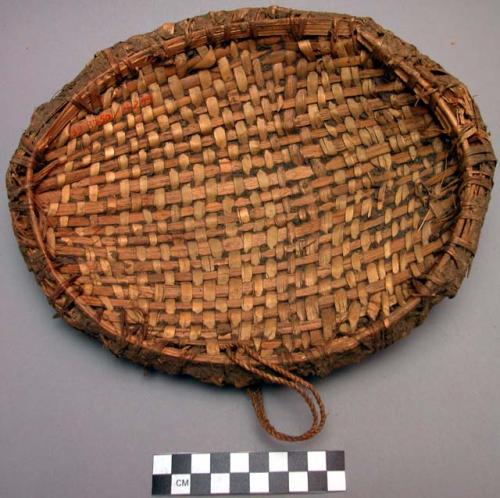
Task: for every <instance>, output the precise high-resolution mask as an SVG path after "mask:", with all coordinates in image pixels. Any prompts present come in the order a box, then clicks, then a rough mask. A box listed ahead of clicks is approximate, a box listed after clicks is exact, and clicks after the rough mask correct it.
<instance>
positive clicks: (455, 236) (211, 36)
mask: <svg viewBox="0 0 500 498" xmlns="http://www.w3.org/2000/svg"><path fill="white" fill-rule="evenodd" d="M339 23H346V24H347V25H348V26H349V27H350V29H351V31H352V36H354V37H355V39H356V41H357V42H358V43H359V44H360V45H361V46H362V47H363V48H364V49H365V50H367V51H368V52H370V53H371V54H372V55H373V56H374V57H375V58H376V59H378V60H379V61H380V62H382V63H383V64H384V65H386V66H387V67H389V68H391V70H393V71H394V72H395V73H396V74H397V75H398V76H399V77H400V78H401V80H402V81H403V82H404V83H405V84H406V85H407V86H408V88H410V89H411V90H412V91H413V92H414V93H415V94H416V95H417V98H418V99H420V100H421V101H422V102H423V103H425V104H426V105H427V106H428V107H429V108H430V110H431V113H432V114H433V115H434V117H435V118H436V119H437V121H438V122H439V123H440V124H441V126H442V127H443V129H444V130H445V131H446V133H447V135H448V136H449V137H450V138H451V139H452V141H453V142H454V144H455V145H456V147H457V152H458V157H459V162H460V165H461V167H462V169H463V172H462V186H461V190H460V203H461V205H460V212H459V214H458V217H457V219H456V221H455V224H454V227H453V233H452V236H451V239H450V241H449V242H448V243H447V245H446V246H445V247H444V249H443V253H442V255H441V256H440V257H439V260H438V261H437V262H436V263H435V265H434V266H433V267H432V268H431V269H430V271H429V273H428V274H427V275H426V276H425V279H424V280H425V281H423V282H422V285H421V286H420V287H419V294H418V295H415V296H414V297H412V298H410V299H409V300H408V302H407V304H406V305H405V306H404V307H401V306H400V305H398V306H397V307H396V308H395V310H394V311H393V312H392V313H391V314H390V315H389V316H387V317H385V318H379V319H377V320H375V321H373V322H371V323H370V325H369V326H367V327H364V328H361V329H359V330H358V331H357V332H356V334H353V335H352V336H349V337H342V338H338V337H336V338H332V339H330V340H329V341H328V342H327V343H326V344H325V346H324V347H323V350H322V354H321V355H318V353H316V352H315V351H314V349H311V350H307V351H300V352H294V353H288V354H286V356H283V358H280V359H279V361H280V364H283V365H288V366H293V365H296V364H301V363H304V362H307V361H311V360H314V361H317V360H318V359H321V358H323V357H328V356H329V355H331V354H332V353H335V352H346V351H350V350H351V349H355V348H356V347H358V345H359V344H360V343H361V344H363V343H365V342H366V343H369V342H370V341H371V340H373V338H374V337H376V336H378V335H379V334H381V333H383V331H384V330H385V329H388V328H390V327H391V326H394V325H395V324H397V323H398V322H399V321H401V320H403V319H404V318H405V317H406V316H407V315H408V314H409V313H410V312H412V311H413V310H415V309H417V308H418V307H419V306H422V305H426V304H429V303H431V304H433V303H434V302H436V301H437V300H439V299H440V298H441V297H443V296H444V295H449V294H450V292H449V289H448V287H449V285H450V284H451V283H456V284H458V285H459V284H460V282H461V280H462V278H463V277H464V276H465V275H466V274H467V272H468V269H469V266H470V263H471V261H472V258H473V255H474V253H475V250H476V247H477V242H478V238H479V231H480V228H481V225H482V223H483V220H484V216H485V213H486V209H487V205H488V200H489V192H490V190H491V188H492V185H493V182H492V176H493V170H494V165H495V157H494V153H493V150H492V147H491V143H490V140H489V137H488V134H487V132H486V127H485V125H484V123H483V121H482V119H481V116H480V113H479V110H478V108H477V107H476V105H475V103H474V101H473V99H472V97H471V96H470V94H469V92H468V90H467V89H466V87H465V86H464V85H463V84H462V83H460V82H459V81H458V80H456V79H455V78H454V77H452V76H451V75H449V74H448V73H447V72H446V71H444V70H443V68H442V67H441V66H439V65H438V64H437V63H436V62H434V61H432V60H431V59H429V58H428V57H426V56H422V54H419V52H418V51H417V50H416V48H415V47H414V46H412V45H410V44H408V43H406V42H404V41H402V40H401V39H399V38H398V37H397V36H395V35H394V34H392V33H391V32H390V31H387V30H385V29H383V28H381V27H380V26H379V25H377V24H376V23H375V22H374V21H373V20H371V19H370V18H360V17H354V16H348V15H344V14H335V13H327V12H321V13H316V12H315V13H311V12H306V11H299V10H292V9H284V8H280V7H270V8H255V9H238V10H234V11H220V12H214V13H210V14H208V16H200V17H195V18H192V19H188V20H185V21H180V22H177V23H166V24H163V25H162V26H160V28H158V29H157V30H156V31H153V32H152V33H149V34H145V35H137V36H135V37H132V38H131V39H129V40H128V42H129V41H133V42H134V43H135V42H138V40H139V38H142V37H144V39H141V41H140V43H139V48H138V49H137V50H134V51H132V52H129V51H128V50H124V48H127V49H128V47H125V44H126V43H127V42H124V43H119V44H117V45H115V46H114V47H112V48H111V49H106V50H104V51H102V52H100V53H99V54H98V56H99V57H98V58H96V59H94V61H93V62H91V63H90V65H89V66H87V68H86V69H85V70H84V71H83V72H82V73H81V74H80V75H78V76H77V77H76V78H75V79H74V80H73V81H72V82H71V83H70V84H69V85H67V86H66V87H65V88H64V89H63V91H62V95H61V99H62V100H61V101H60V102H59V103H58V105H57V108H56V109H55V111H54V112H53V114H52V115H51V116H50V117H49V118H48V119H45V120H44V121H43V122H42V123H41V126H40V127H39V128H38V129H36V127H37V125H36V124H35V122H34V121H32V123H31V126H30V128H28V130H27V131H26V132H25V135H24V138H23V139H22V141H21V142H22V143H21V145H20V148H19V149H18V151H17V152H16V154H14V157H13V159H12V162H11V169H12V168H14V167H15V165H16V164H18V159H19V156H20V155H22V157H23V158H24V157H26V156H27V157H28V158H29V161H28V167H27V171H26V177H25V183H24V188H25V191H26V195H27V200H28V214H29V220H30V227H31V230H32V234H33V239H34V241H35V242H36V244H37V246H38V249H39V250H40V251H41V254H42V255H43V256H44V258H45V259H46V262H45V264H46V265H47V267H48V270H49V272H48V273H49V275H50V277H51V278H52V281H53V282H54V283H55V285H56V287H57V288H62V292H64V293H66V294H67V295H68V296H69V298H70V299H71V300H72V301H74V303H75V305H76V306H77V307H78V309H79V310H80V311H81V313H83V315H84V316H85V317H86V318H87V319H89V320H91V321H92V322H95V324H96V326H97V328H99V329H100V330H101V333H100V334H99V336H100V338H101V340H102V341H103V342H105V341H106V338H115V337H117V336H118V335H120V332H119V330H118V329H117V328H116V327H115V326H113V325H112V324H108V323H106V322H104V321H101V320H99V319H98V317H97V316H96V314H95V312H94V311H93V310H92V309H91V308H90V307H89V306H87V305H84V304H82V303H81V302H80V301H79V300H78V295H77V294H76V293H75V291H74V290H73V289H72V288H71V285H67V282H65V281H64V280H63V279H62V277H61V275H59V274H58V273H57V271H56V270H55V268H54V267H53V265H52V263H51V261H50V258H48V256H47V249H46V247H45V242H44V240H43V238H42V237H41V234H40V227H39V225H38V221H37V214H36V206H35V203H34V193H33V170H34V168H35V166H36V163H37V159H38V157H40V154H42V153H43V151H44V150H45V149H46V148H47V147H48V145H49V144H50V143H51V141H52V140H53V139H54V138H55V137H56V136H57V135H58V134H59V133H60V131H61V130H62V129H63V128H64V127H65V126H66V124H67V123H68V122H69V120H71V119H72V117H74V116H75V115H76V113H77V112H78V111H79V110H81V108H82V107H83V108H88V107H89V105H90V106H91V102H92V96H93V94H94V93H95V92H96V91H99V92H101V91H102V90H103V89H105V88H107V86H106V85H112V84H113V82H114V79H115V77H116V76H117V74H118V73H121V72H123V71H126V68H129V67H133V68H135V69H140V67H142V65H144V64H146V63H148V62H149V61H150V60H151V57H155V58H157V57H160V58H170V57H172V56H174V55H175V54H177V53H181V52H184V51H186V50H187V49H192V48H196V47H197V46H201V45H204V44H211V43H213V44H215V43H218V42H219V41H231V40H234V39H243V38H255V37H259V36H268V35H267V33H268V31H267V28H269V27H273V29H274V31H273V33H274V32H276V30H277V29H278V31H279V30H282V31H283V34H287V35H292V36H293V37H295V38H296V39H297V40H301V39H304V38H305V37H309V36H311V37H314V36H325V35H328V36H335V33H336V29H337V27H338V25H339ZM141 44H142V45H144V46H141ZM103 61H106V62H107V63H105V64H103ZM94 73H95V74H94ZM434 76H435V78H434ZM443 79H444V80H445V81H447V82H448V84H447V85H442V84H441V81H442V80H443ZM89 103H90V104H89ZM37 112H38V111H35V114H36V113H37ZM34 117H35V115H34ZM478 165H484V166H485V168H484V170H483V171H481V173H480V174H478V173H477V167H478ZM488 171H489V172H490V173H488ZM8 174H9V173H8ZM8 190H9V197H10V198H11V199H12V196H13V193H12V190H11V189H8ZM471 204H472V205H474V209H472V208H471V207H470V205H471ZM472 211H474V212H472ZM16 235H18V241H19V244H20V245H22V243H23V240H21V238H20V237H19V234H18V233H17V232H16ZM28 264H29V265H30V262H28ZM458 285H457V288H458ZM125 340H126V341H129V342H130V344H131V345H132V346H134V345H135V346H140V348H141V349H143V350H149V351H151V353H155V354H158V353H159V351H158V348H157V347H154V346H153V347H151V346H150V345H149V344H148V343H147V342H142V341H141V342H137V339H136V338H135V337H134V336H131V337H127V338H126V339H125ZM187 345H189V344H187ZM161 356H168V357H176V358H180V357H184V353H183V352H182V351H181V350H180V349H179V348H178V347H169V346H163V347H162V348H161ZM274 358H276V356H275V357H274ZM189 360H190V361H192V362H193V363H200V364H212V365H213V364H220V365H226V364H229V363H231V360H230V359H229V358H228V357H227V356H226V355H225V354H224V353H223V351H221V352H220V353H219V354H217V355H208V353H207V352H206V351H205V352H203V353H201V354H197V355H196V356H193V357H192V358H189Z"/></svg>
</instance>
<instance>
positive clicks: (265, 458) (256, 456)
mask: <svg viewBox="0 0 500 498" xmlns="http://www.w3.org/2000/svg"><path fill="white" fill-rule="evenodd" d="M248 467H249V469H250V472H269V453H267V452H265V451H259V452H255V453H250V455H249V456H248Z"/></svg>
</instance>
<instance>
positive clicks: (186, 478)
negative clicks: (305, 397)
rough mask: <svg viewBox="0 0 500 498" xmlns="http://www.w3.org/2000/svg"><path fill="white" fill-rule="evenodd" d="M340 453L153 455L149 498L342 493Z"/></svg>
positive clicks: (344, 484)
mask: <svg viewBox="0 0 500 498" xmlns="http://www.w3.org/2000/svg"><path fill="white" fill-rule="evenodd" d="M345 490H346V478H345V461H344V452H343V451H283V452H222V453H176V454H166V455H155V456H154V460H153V489H152V494H153V496H165V495H220V494H288V493H315V492H325V491H345Z"/></svg>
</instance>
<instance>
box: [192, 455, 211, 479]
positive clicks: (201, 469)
mask: <svg viewBox="0 0 500 498" xmlns="http://www.w3.org/2000/svg"><path fill="white" fill-rule="evenodd" d="M191 474H210V453H193V454H192V455H191Z"/></svg>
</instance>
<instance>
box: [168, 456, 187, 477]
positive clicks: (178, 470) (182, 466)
mask: <svg viewBox="0 0 500 498" xmlns="http://www.w3.org/2000/svg"><path fill="white" fill-rule="evenodd" d="M190 473H191V454H189V453H186V454H177V455H172V474H190Z"/></svg>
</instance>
